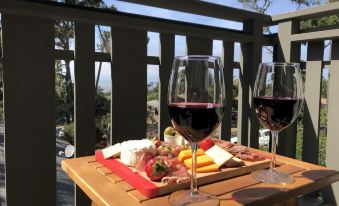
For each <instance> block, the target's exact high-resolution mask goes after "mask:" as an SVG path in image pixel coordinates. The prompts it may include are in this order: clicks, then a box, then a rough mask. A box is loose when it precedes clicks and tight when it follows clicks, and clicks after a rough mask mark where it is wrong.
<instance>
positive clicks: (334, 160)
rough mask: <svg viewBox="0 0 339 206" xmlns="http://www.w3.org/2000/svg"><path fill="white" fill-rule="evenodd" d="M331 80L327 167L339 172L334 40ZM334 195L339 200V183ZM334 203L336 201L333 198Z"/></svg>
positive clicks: (338, 52)
mask: <svg viewBox="0 0 339 206" xmlns="http://www.w3.org/2000/svg"><path fill="white" fill-rule="evenodd" d="M331 49H332V51H331V66H330V78H329V85H328V113H327V114H328V116H327V140H326V166H327V167H329V168H331V169H335V170H339V164H338V157H339V150H338V145H339V129H338V117H339V95H338V89H339V40H332V48H331ZM332 189H333V193H334V194H335V196H336V199H337V200H339V183H335V184H332ZM332 203H334V204H335V199H334V198H333V197H332Z"/></svg>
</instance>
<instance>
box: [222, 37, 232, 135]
mask: <svg viewBox="0 0 339 206" xmlns="http://www.w3.org/2000/svg"><path fill="white" fill-rule="evenodd" d="M222 57H223V62H224V76H225V93H226V103H225V112H224V118H223V120H222V127H221V137H222V138H223V139H225V140H230V139H231V122H232V101H233V57H234V42H225V41H224V42H223V56H222Z"/></svg>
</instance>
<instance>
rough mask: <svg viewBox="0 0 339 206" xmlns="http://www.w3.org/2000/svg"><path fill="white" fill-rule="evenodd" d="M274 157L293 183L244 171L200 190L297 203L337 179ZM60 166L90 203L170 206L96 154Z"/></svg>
mask: <svg viewBox="0 0 339 206" xmlns="http://www.w3.org/2000/svg"><path fill="white" fill-rule="evenodd" d="M258 152H260V153H264V155H269V154H268V153H265V152H262V151H258ZM277 159H278V161H279V162H280V166H279V167H278V168H277V169H278V170H280V171H284V172H288V173H290V174H292V175H293V176H294V178H295V180H296V181H295V182H294V183H292V184H288V185H274V184H266V183H261V182H258V181H256V180H255V179H253V178H252V177H251V175H250V174H247V175H242V176H238V177H234V178H231V179H227V180H223V181H219V182H216V183H212V184H208V185H204V186H201V187H200V190H202V191H205V192H207V193H209V194H212V195H216V196H218V197H219V199H220V205H228V206H230V205H274V204H279V205H296V197H298V196H300V195H303V194H307V193H310V192H313V191H316V190H318V189H321V188H323V187H326V186H328V185H330V184H331V183H333V182H336V181H338V180H339V172H338V171H335V170H330V169H328V168H325V167H321V166H318V165H313V164H309V163H305V162H302V161H298V160H294V159H291V158H287V157H283V156H277ZM61 165H62V168H63V170H64V171H65V172H66V173H67V174H68V175H69V177H70V178H72V180H73V181H74V182H75V183H76V184H77V185H78V186H79V187H80V188H81V189H82V190H83V191H84V192H85V193H86V194H87V195H88V197H89V198H90V199H91V200H92V201H93V203H94V204H93V205H98V206H100V205H124V206H126V205H128V206H134V205H145V206H158V205H164V206H166V205H169V203H168V196H167V195H166V196H161V197H157V198H153V199H150V198H147V197H145V196H144V195H142V194H141V193H140V192H138V191H137V190H134V189H133V187H131V186H130V185H129V184H128V183H126V182H125V181H124V180H122V179H121V178H120V177H118V176H117V175H115V174H114V173H112V172H111V171H110V170H108V169H107V168H106V167H104V166H103V165H102V164H100V163H98V162H97V161H96V160H95V156H88V157H81V158H75V159H67V160H64V161H62V163H61Z"/></svg>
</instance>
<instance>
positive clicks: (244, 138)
mask: <svg viewBox="0 0 339 206" xmlns="http://www.w3.org/2000/svg"><path fill="white" fill-rule="evenodd" d="M243 30H244V32H245V33H249V34H252V35H253V37H254V41H253V42H248V43H241V60H240V85H239V95H238V96H239V100H238V108H239V116H238V142H239V143H241V144H243V145H248V146H251V147H254V148H258V146H259V139H258V135H259V122H258V118H257V117H256V114H255V109H254V105H253V104H252V96H253V94H252V92H253V89H254V83H255V78H256V74H257V71H258V66H259V63H260V62H261V53H262V32H263V27H262V24H261V23H260V22H256V21H253V20H248V21H245V22H244V29H243Z"/></svg>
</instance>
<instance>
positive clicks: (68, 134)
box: [64, 123, 74, 145]
mask: <svg viewBox="0 0 339 206" xmlns="http://www.w3.org/2000/svg"><path fill="white" fill-rule="evenodd" d="M64 138H65V140H67V141H68V142H69V143H70V144H72V145H74V123H70V124H65V125H64Z"/></svg>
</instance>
